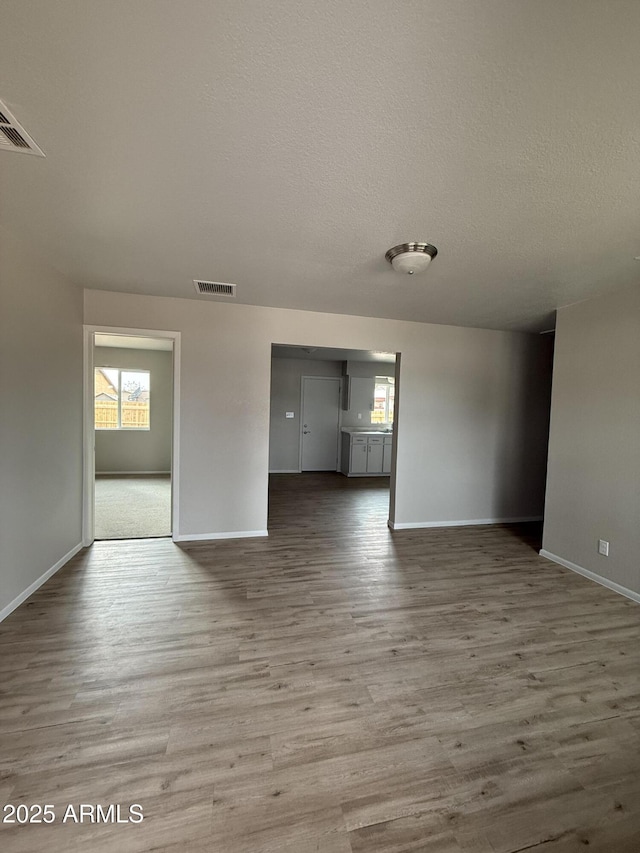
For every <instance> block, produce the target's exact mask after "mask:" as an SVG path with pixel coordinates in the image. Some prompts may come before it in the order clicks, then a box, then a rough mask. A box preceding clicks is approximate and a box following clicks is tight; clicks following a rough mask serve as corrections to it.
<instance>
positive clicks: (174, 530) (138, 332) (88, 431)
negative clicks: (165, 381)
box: [82, 324, 180, 548]
mask: <svg viewBox="0 0 640 853" xmlns="http://www.w3.org/2000/svg"><path fill="white" fill-rule="evenodd" d="M96 334H103V335H122V336H123V337H128V338H162V339H168V340H171V341H173V399H172V435H171V539H172V540H173V541H174V542H175V541H176V539H178V538H179V536H180V531H179V529H178V520H179V518H180V512H179V510H180V489H179V484H180V476H179V474H180V332H169V331H167V330H166V329H128V328H123V327H120V326H94V325H86V324H85V325H84V326H83V348H84V357H83V365H84V367H83V389H84V392H83V398H84V401H83V411H84V418H83V430H82V458H83V465H82V479H83V489H82V545H83V547H85V548H87V547H89V546H90V545H92V544H93V542H94V539H95V535H94V533H95V530H94V527H95V525H94V515H95V478H96V458H95V411H94V397H95V392H94V348H95V337H96Z"/></svg>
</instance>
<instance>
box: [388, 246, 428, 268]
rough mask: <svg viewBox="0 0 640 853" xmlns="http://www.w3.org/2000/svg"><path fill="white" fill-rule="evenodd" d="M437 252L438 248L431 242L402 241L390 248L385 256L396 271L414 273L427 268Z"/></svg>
mask: <svg viewBox="0 0 640 853" xmlns="http://www.w3.org/2000/svg"><path fill="white" fill-rule="evenodd" d="M437 254H438V250H437V249H436V247H435V246H432V245H431V243H400V245H398V246H394V247H393V249H389V251H388V252H387V253H386V255H385V258H386V259H387V260H388V261H389V263H390V264H391V266H392V267H393V268H394V270H396V272H404V273H407V274H408V275H413V274H414V273H416V272H423V271H424V270H426V268H427V267H428V266H429V264H430V263H431V259H432V258H435V256H436V255H437Z"/></svg>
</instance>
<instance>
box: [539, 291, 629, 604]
mask: <svg viewBox="0 0 640 853" xmlns="http://www.w3.org/2000/svg"><path fill="white" fill-rule="evenodd" d="M552 400H553V402H552V417H551V431H550V436H549V473H548V485H547V499H546V514H545V529H544V543H543V546H544V549H545V551H547V552H549V553H550V554H553V555H555V556H556V557H560V558H561V559H562V560H565V561H568V562H570V563H573V564H574V565H576V566H578V567H580V568H582V569H586V570H587V571H590V572H594V573H595V574H597V575H599V576H600V577H602V578H605V579H607V580H608V581H612V582H613V583H616V584H619V585H620V586H623V587H625V588H626V589H628V590H631V591H633V592H635V593H638V594H640V288H638V287H637V286H636V287H633V288H630V289H625V290H622V291H620V292H618V293H617V294H615V295H613V296H603V297H599V298H596V299H591V300H589V301H587V302H581V303H580V304H578V305H571V306H569V307H568V308H563V309H561V310H560V311H559V312H558V321H557V330H556V353H555V366H554V372H553V398H552ZM599 539H605V540H607V541H608V542H609V543H610V553H609V556H608V557H604V556H601V555H600V554H598V547H597V546H598V540H599Z"/></svg>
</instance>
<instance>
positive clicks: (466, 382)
mask: <svg viewBox="0 0 640 853" xmlns="http://www.w3.org/2000/svg"><path fill="white" fill-rule="evenodd" d="M85 322H86V323H88V324H94V325H104V326H115V327H123V328H146V329H166V330H176V331H180V332H181V340H182V347H181V374H182V379H181V408H180V423H181V432H180V482H179V495H180V510H179V515H178V524H177V537H178V538H185V537H189V536H201V537H206V536H220V535H224V534H226V533H235V534H238V533H244V534H245V535H249V534H251V533H253V532H256V531H257V532H260V531H264V530H266V528H267V507H268V471H269V425H270V415H271V394H270V387H271V345H272V344H273V343H283V344H292V345H297V346H319V347H338V348H347V349H362V350H377V351H383V352H396V353H400V354H401V365H402V366H401V373H400V384H401V391H400V396H401V403H400V411H399V416H398V420H397V423H396V428H395V441H396V464H395V470H394V474H395V480H396V486H397V488H396V495H395V505H394V506H392V508H391V512H392V515H393V517H392V519H391V520H392V521H393V522H394V523H396V524H407V525H410V524H413V525H426V524H440V523H462V522H465V521H474V520H477V521H479V520H488V519H496V518H522V517H533V516H540V515H541V514H542V509H543V501H544V485H545V461H546V449H547V438H548V413H549V393H550V368H551V347H550V342H549V341H548V340H546V339H545V338H544V337H540V336H538V335H527V334H523V333H516V332H497V331H489V330H485V329H468V328H458V327H453V326H438V325H425V324H422V323H413V322H409V321H403V320H384V319H378V318H371V317H354V316H348V315H342V314H322V313H315V312H307V311H298V310H291V309H281V308H264V307H259V306H250V305H238V304H234V305H230V304H228V303H222V302H218V301H206V300H198V299H172V298H164V297H153V296H142V295H133V294H123V293H113V292H107V291H96V290H87V291H85ZM392 488H393V476H392Z"/></svg>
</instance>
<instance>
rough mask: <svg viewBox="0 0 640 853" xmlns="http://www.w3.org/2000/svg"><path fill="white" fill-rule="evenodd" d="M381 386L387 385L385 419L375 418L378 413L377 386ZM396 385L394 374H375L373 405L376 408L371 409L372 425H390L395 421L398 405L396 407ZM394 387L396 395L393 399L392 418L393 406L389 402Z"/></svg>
mask: <svg viewBox="0 0 640 853" xmlns="http://www.w3.org/2000/svg"><path fill="white" fill-rule="evenodd" d="M381 386H384V387H385V400H384V420H381V421H380V420H374V415H375V414H376V409H375V400H376V388H379V387H381ZM395 387H396V383H395V377H393V376H375V377H374V385H373V406H374V408H373V409H372V410H371V424H372V425H376V426H383V425H385V424H386V425H389V424H392V423H393V418H394V417H395V410H396V407H395ZM392 388H393V389H394V395H393V396H394V401H393V414H392V416H391V418H390V417H389V416H390V415H391V411H390V409H391V407H390V405H389V404H390V396H391V389H392Z"/></svg>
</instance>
